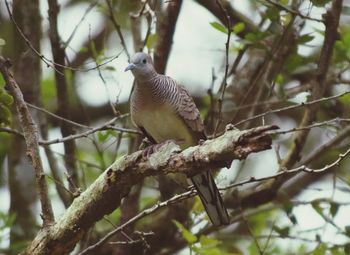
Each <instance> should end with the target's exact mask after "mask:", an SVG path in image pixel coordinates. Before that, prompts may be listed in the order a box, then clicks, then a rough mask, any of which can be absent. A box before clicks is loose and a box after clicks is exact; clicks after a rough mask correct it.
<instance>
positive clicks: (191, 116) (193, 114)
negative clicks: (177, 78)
mask: <svg viewBox="0 0 350 255" xmlns="http://www.w3.org/2000/svg"><path fill="white" fill-rule="evenodd" d="M177 88H178V91H179V103H178V105H177V113H178V114H179V115H180V116H181V117H182V118H183V120H184V121H185V123H186V125H187V126H188V127H189V128H190V129H191V130H192V131H193V132H194V134H195V135H196V137H197V138H198V139H205V138H206V137H205V134H204V125H203V121H202V119H201V116H200V114H199V111H198V108H197V106H196V104H195V103H194V101H193V98H192V97H191V96H190V94H189V93H188V91H187V89H186V88H185V87H183V86H182V85H180V84H178V86H177Z"/></svg>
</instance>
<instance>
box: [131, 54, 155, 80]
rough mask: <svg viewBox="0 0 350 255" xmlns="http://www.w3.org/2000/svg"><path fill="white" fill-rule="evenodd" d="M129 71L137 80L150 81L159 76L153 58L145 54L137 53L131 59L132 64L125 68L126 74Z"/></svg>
mask: <svg viewBox="0 0 350 255" xmlns="http://www.w3.org/2000/svg"><path fill="white" fill-rule="evenodd" d="M129 70H131V72H132V74H133V75H134V77H135V78H136V79H139V78H142V79H150V78H152V77H153V76H154V75H156V74H157V73H156V71H155V69H154V66H153V61H152V58H151V56H150V55H148V54H146V53H143V52H137V53H136V54H135V55H133V56H132V57H131V59H130V64H129V65H128V66H127V67H126V68H125V72H126V71H129Z"/></svg>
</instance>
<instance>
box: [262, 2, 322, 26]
mask: <svg viewBox="0 0 350 255" xmlns="http://www.w3.org/2000/svg"><path fill="white" fill-rule="evenodd" d="M265 1H266V2H268V3H269V4H271V5H273V6H276V7H277V8H278V9H281V10H283V11H286V12H289V13H291V14H293V15H296V16H299V17H300V18H303V19H308V20H312V21H317V22H324V20H322V19H316V18H312V17H309V16H306V15H304V14H302V13H300V12H299V11H297V10H293V9H290V8H288V7H287V6H284V5H283V4H280V3H278V2H275V1H273V0H265Z"/></svg>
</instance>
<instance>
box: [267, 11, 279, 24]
mask: <svg viewBox="0 0 350 255" xmlns="http://www.w3.org/2000/svg"><path fill="white" fill-rule="evenodd" d="M265 15H266V17H267V18H268V19H270V20H271V21H273V22H278V21H279V19H280V13H279V11H278V9H276V8H268V9H267V10H266V13H265Z"/></svg>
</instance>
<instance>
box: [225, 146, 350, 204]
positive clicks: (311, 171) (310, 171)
mask: <svg viewBox="0 0 350 255" xmlns="http://www.w3.org/2000/svg"><path fill="white" fill-rule="evenodd" d="M349 155H350V149H348V150H347V151H346V152H345V153H342V154H339V156H338V158H337V159H336V160H335V161H333V162H332V163H331V164H327V165H325V166H324V167H321V168H315V169H314V168H309V167H307V166H306V165H302V166H299V167H296V168H293V169H290V170H282V171H279V172H278V173H276V174H274V175H269V176H265V177H261V178H255V177H250V178H249V179H247V180H243V181H240V182H238V183H233V184H230V185H227V186H225V187H223V188H220V190H227V189H232V188H235V187H239V186H243V185H245V184H248V183H256V182H263V181H266V180H271V179H278V178H279V177H282V176H284V177H288V176H294V175H295V174H298V173H302V172H304V173H308V174H318V173H322V172H326V171H329V170H330V169H332V168H333V167H336V166H339V164H340V162H341V161H342V160H344V159H345V158H346V157H347V156H349ZM232 206H236V205H233V204H232Z"/></svg>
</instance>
